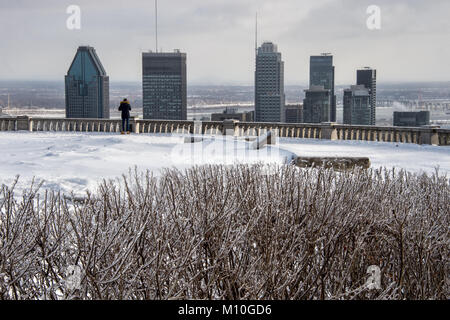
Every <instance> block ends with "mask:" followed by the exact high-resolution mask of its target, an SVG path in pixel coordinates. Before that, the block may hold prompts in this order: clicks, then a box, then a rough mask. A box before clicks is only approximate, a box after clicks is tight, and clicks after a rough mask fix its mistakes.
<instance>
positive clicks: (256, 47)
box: [255, 11, 258, 55]
mask: <svg viewBox="0 0 450 320" xmlns="http://www.w3.org/2000/svg"><path fill="white" fill-rule="evenodd" d="M255 55H258V11H256V26H255Z"/></svg>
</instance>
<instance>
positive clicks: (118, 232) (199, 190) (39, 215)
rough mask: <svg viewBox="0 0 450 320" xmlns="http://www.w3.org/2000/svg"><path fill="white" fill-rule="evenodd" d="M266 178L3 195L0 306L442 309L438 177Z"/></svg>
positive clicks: (444, 240)
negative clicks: (99, 302) (154, 303)
mask: <svg viewBox="0 0 450 320" xmlns="http://www.w3.org/2000/svg"><path fill="white" fill-rule="evenodd" d="M272 169H273V168H272ZM272 169H271V170H267V169H266V168H264V167H263V166H262V165H236V166H221V165H212V166H201V167H194V168H191V169H189V170H186V171H183V172H181V171H178V170H176V169H170V170H169V169H168V170H165V171H164V172H163V174H162V175H161V176H160V177H159V178H155V177H153V176H152V175H151V173H149V172H147V173H137V172H131V173H130V174H129V175H128V176H124V177H123V179H122V180H120V181H103V182H102V183H101V184H100V185H99V187H98V190H96V192H95V193H87V194H86V197H85V199H73V198H71V197H65V196H62V195H61V194H55V193H49V192H45V193H41V194H39V193H38V192H37V191H38V190H39V186H31V187H30V189H29V191H28V192H27V193H26V194H24V195H23V197H22V198H21V199H18V198H17V195H16V196H15V195H14V186H12V187H11V188H8V187H6V186H3V187H2V189H1V194H0V298H1V299H448V298H449V286H448V285H449V284H448V271H449V262H448V261H449V257H448V252H449V250H448V249H449V237H448V226H449V216H450V215H449V213H450V212H449V203H450V201H449V200H450V199H449V196H450V188H449V183H448V179H447V178H446V177H445V176H440V175H438V173H436V174H434V175H432V176H427V175H425V174H423V175H418V174H412V173H408V172H404V171H398V172H397V171H393V170H386V169H380V170H354V171H351V172H335V171H333V170H332V169H320V168H318V169H309V170H303V169H298V168H295V167H293V166H281V167H276V168H275V169H274V170H272ZM42 194H43V196H42ZM75 200H77V201H75ZM370 266H377V267H379V269H380V270H381V275H380V279H381V283H380V288H379V289H373V290H369V289H368V287H367V286H366V282H367V279H368V277H369V275H368V274H367V269H368V267H370ZM68 270H69V271H71V272H74V270H75V271H78V273H76V274H68Z"/></svg>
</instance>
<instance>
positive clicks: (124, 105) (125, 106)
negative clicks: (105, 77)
mask: <svg viewBox="0 0 450 320" xmlns="http://www.w3.org/2000/svg"><path fill="white" fill-rule="evenodd" d="M119 111H122V119H128V118H129V117H130V111H131V106H130V104H129V103H128V101H122V102H121V103H120V107H119Z"/></svg>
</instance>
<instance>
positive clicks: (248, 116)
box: [211, 107, 255, 122]
mask: <svg viewBox="0 0 450 320" xmlns="http://www.w3.org/2000/svg"><path fill="white" fill-rule="evenodd" d="M254 116H255V112H254V111H249V112H237V109H236V108H231V107H227V108H226V109H225V110H224V111H223V112H222V113H213V114H212V115H211V121H224V120H239V121H240V122H253V121H254Z"/></svg>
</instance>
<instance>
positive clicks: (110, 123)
mask: <svg viewBox="0 0 450 320" xmlns="http://www.w3.org/2000/svg"><path fill="white" fill-rule="evenodd" d="M130 128H131V131H132V132H133V133H138V134H140V133H142V134H144V133H153V134H172V133H179V134H183V133H187V134H208V135H222V134H223V135H233V136H262V135H264V134H267V133H268V132H269V131H270V132H272V133H274V134H275V135H277V136H278V137H282V138H309V139H328V140H362V141H380V142H397V143H398V142H401V143H415V144H431V145H440V146H449V145H450V130H447V129H441V128H439V127H438V126H427V127H414V128H405V127H377V126H349V125H342V124H336V123H321V124H308V123H300V124H286V123H254V122H239V121H236V120H225V121H223V122H214V121H203V122H202V121H169V120H142V119H136V118H131V119H130ZM20 130H26V131H61V132H64V131H67V132H120V131H121V120H120V119H111V120H110V119H64V118H31V117H28V116H19V117H10V118H0V131H20Z"/></svg>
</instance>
